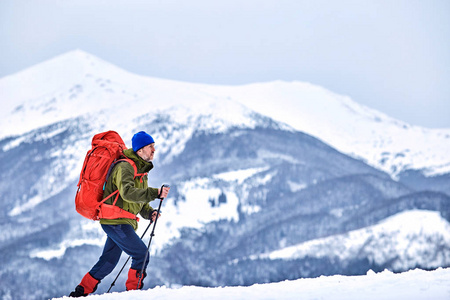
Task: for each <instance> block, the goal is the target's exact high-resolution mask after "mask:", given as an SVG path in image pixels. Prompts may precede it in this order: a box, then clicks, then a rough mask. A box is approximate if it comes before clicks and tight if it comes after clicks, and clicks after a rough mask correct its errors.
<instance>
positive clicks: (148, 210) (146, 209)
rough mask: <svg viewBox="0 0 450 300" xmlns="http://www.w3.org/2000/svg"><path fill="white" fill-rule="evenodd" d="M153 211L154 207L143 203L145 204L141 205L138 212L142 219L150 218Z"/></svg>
mask: <svg viewBox="0 0 450 300" xmlns="http://www.w3.org/2000/svg"><path fill="white" fill-rule="evenodd" d="M153 211H154V209H153V208H152V207H151V206H150V205H148V204H145V205H144V206H143V207H142V209H141V211H140V212H139V214H140V215H141V216H142V217H143V218H144V219H146V220H150V219H151V217H152V213H153Z"/></svg>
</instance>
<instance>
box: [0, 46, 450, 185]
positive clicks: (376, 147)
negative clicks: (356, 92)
mask: <svg viewBox="0 0 450 300" xmlns="http://www.w3.org/2000/svg"><path fill="white" fill-rule="evenodd" d="M24 83H26V88H25V87H24V86H23V84H24ZM0 91H1V93H2V99H1V100H2V106H3V108H2V111H1V112H0V116H1V118H0V137H6V136H10V135H16V134H21V133H24V132H28V131H30V130H32V129H34V128H38V127H41V126H44V125H48V124H52V123H54V122H56V121H61V120H65V119H68V118H73V117H77V116H81V115H84V114H86V113H93V112H97V111H103V110H105V108H106V107H114V109H113V111H112V112H108V114H110V113H114V111H119V112H120V117H118V118H119V119H123V118H124V117H125V118H126V116H133V115H134V114H133V113H132V112H135V111H136V109H139V108H143V107H146V108H147V107H148V109H150V110H151V111H152V112H153V111H156V112H159V111H165V110H169V111H170V112H171V114H173V115H175V113H178V115H177V118H178V117H183V116H187V115H190V114H191V113H192V108H194V110H195V111H197V113H199V114H200V113H204V115H208V114H211V113H214V112H216V113H217V112H220V114H219V115H217V114H216V115H215V118H216V117H218V116H220V117H222V118H224V119H225V120H226V121H230V122H231V124H233V125H236V124H235V122H238V123H239V122H244V123H245V121H244V120H243V119H242V118H239V117H238V116H241V114H240V113H236V112H235V110H234V109H235V108H236V103H241V104H243V105H245V106H246V107H248V108H250V109H251V110H252V111H255V112H258V113H261V114H262V115H265V116H269V117H270V118H272V119H274V120H277V121H280V122H282V123H286V124H288V125H289V126H291V127H293V128H295V129H296V130H300V131H303V132H306V133H308V134H310V135H313V136H315V137H318V138H319V139H321V140H323V141H325V142H326V143H328V144H330V145H331V146H333V147H334V148H336V149H338V150H339V151H341V152H344V153H346V154H348V155H351V156H353V157H356V158H360V159H363V160H365V161H366V162H367V163H368V164H369V165H371V166H374V167H376V168H379V169H381V170H383V171H385V172H387V173H389V174H391V175H392V176H394V177H395V176H397V175H398V174H399V173H401V172H402V171H405V170H408V169H412V170H422V171H423V172H424V173H425V174H426V175H428V176H432V175H439V174H445V173H449V172H450V156H449V155H448V152H449V151H450V129H449V128H446V129H427V128H422V127H418V126H412V125H409V124H407V123H405V122H402V121H399V120H396V119H394V118H391V117H389V116H387V115H385V114H383V113H381V112H379V111H376V110H374V109H371V108H368V107H365V106H363V105H360V104H357V103H356V102H354V101H352V100H351V99H350V98H349V97H346V96H341V95H338V94H334V93H332V92H330V91H328V90H326V89H324V88H322V87H319V86H315V85H313V84H309V83H303V82H281V81H277V82H268V83H256V84H249V85H242V86H213V85H203V84H193V83H183V82H177V81H171V80H162V79H157V78H149V77H143V76H137V75H135V74H131V73H128V72H126V71H124V70H122V69H119V68H117V67H115V66H114V65H111V64H109V63H107V62H105V61H102V60H101V59H99V58H96V57H94V56H92V55H90V54H88V53H85V52H83V51H81V50H76V51H72V52H69V53H67V54H64V55H62V56H59V57H56V58H55V59H53V60H50V61H47V62H44V63H42V64H40V65H37V66H34V67H32V68H30V69H28V70H25V71H22V72H20V73H18V74H14V75H11V76H7V77H4V78H2V79H1V80H0ZM230 106H231V107H230ZM181 107H183V108H181ZM186 109H187V111H186ZM239 109H244V108H239ZM239 109H238V110H239ZM173 110H175V111H173ZM199 110H200V111H199ZM130 112H131V113H130ZM109 119H110V120H111V121H112V122H116V120H115V118H114V117H109ZM102 121H103V122H105V121H106V120H102ZM124 121H125V120H124ZM126 121H128V119H126ZM124 123H126V122H124ZM203 124H204V125H205V124H209V123H207V122H204V123H203ZM241 124H242V123H241ZM111 125H116V123H112V124H111ZM207 126H211V125H207ZM215 126H218V127H220V126H221V125H220V124H215Z"/></svg>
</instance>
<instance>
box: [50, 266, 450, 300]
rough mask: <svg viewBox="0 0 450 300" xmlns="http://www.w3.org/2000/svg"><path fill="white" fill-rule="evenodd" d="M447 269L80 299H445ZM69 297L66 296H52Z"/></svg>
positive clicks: (449, 277)
mask: <svg viewBox="0 0 450 300" xmlns="http://www.w3.org/2000/svg"><path fill="white" fill-rule="evenodd" d="M449 282H450V269H437V270H435V271H423V270H412V271H409V272H405V273H401V274H394V273H391V272H388V271H384V272H381V273H377V274H375V273H374V272H370V271H369V272H368V274H367V275H365V276H329V277H326V276H321V277H319V278H311V279H298V280H294V281H284V282H279V283H269V284H255V285H253V286H250V287H225V288H202V287H193V286H184V287H181V288H178V289H173V288H166V287H156V288H154V289H151V290H144V291H130V292H122V293H110V294H103V295H91V296H88V297H86V298H84V299H87V300H89V299H98V300H101V299H104V300H106V299H108V300H114V299H117V300H118V299H121V300H126V299H133V300H139V299H152V300H163V299H164V300H230V299H236V300H238V299H242V300H248V299H258V300H263V299H266V300H288V299H289V300H291V299H292V300H297V299H304V300H312V299H327V300H361V299H366V300H380V299H383V300H400V299H408V300H429V299H433V300H448V299H450V288H449V285H448V283H449ZM56 299H72V298H69V297H62V298H54V300H56Z"/></svg>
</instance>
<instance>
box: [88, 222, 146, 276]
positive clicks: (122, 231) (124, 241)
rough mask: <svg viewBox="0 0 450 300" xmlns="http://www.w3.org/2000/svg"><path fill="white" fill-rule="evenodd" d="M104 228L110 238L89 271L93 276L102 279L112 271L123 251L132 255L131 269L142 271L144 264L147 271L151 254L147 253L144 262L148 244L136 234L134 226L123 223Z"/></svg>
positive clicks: (103, 226) (104, 226)
mask: <svg viewBox="0 0 450 300" xmlns="http://www.w3.org/2000/svg"><path fill="white" fill-rule="evenodd" d="M102 228H103V230H104V231H105V232H106V234H107V236H108V238H107V239H106V243H105V247H104V248H103V253H102V255H101V256H100V258H99V259H98V262H97V263H96V264H95V265H94V266H93V267H92V269H91V270H90V271H89V273H90V274H91V275H92V277H94V278H95V279H97V280H102V279H103V278H105V277H106V275H108V274H109V273H111V272H112V271H113V270H114V268H115V267H116V265H117V263H118V262H119V259H120V255H121V254H122V251H124V252H125V253H126V254H128V255H130V256H131V258H132V261H131V269H135V270H138V271H141V269H142V266H144V265H145V267H144V271H145V269H146V268H147V264H148V261H149V257H150V255H149V254H147V259H146V260H145V262H144V259H145V255H146V253H147V252H148V250H147V246H146V245H145V244H144V242H143V241H142V240H141V239H140V238H139V236H138V235H137V234H136V232H135V231H134V229H133V227H132V226H131V225H128V224H121V225H102Z"/></svg>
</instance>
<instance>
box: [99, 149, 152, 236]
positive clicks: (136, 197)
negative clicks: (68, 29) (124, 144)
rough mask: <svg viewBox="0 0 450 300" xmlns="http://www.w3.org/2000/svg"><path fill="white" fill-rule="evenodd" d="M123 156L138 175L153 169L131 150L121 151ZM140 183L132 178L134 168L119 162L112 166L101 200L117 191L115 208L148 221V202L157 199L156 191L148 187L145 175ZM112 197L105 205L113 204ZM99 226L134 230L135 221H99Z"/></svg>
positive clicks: (149, 214)
mask: <svg viewBox="0 0 450 300" xmlns="http://www.w3.org/2000/svg"><path fill="white" fill-rule="evenodd" d="M123 153H124V155H125V156H126V157H127V158H129V159H131V160H133V161H134V162H135V164H136V167H137V170H138V173H147V172H149V171H150V170H151V169H152V168H153V164H152V163H151V162H146V161H145V160H143V159H142V158H141V157H140V156H139V155H137V154H136V153H135V152H134V151H133V149H126V150H124V151H123ZM142 179H143V180H142V182H141V178H140V177H136V178H134V168H133V166H131V165H130V164H129V163H128V162H119V163H118V164H117V165H115V166H114V168H113V170H112V172H111V174H110V176H109V178H108V180H107V182H106V186H105V191H104V193H103V198H106V197H108V195H110V194H111V193H113V192H114V191H116V190H117V189H118V190H119V194H120V195H119V199H118V200H117V202H116V204H115V205H116V206H119V207H120V208H122V209H124V210H126V211H128V212H130V213H132V214H134V215H137V214H138V213H139V214H140V215H141V216H142V217H143V218H144V219H150V218H151V215H152V212H153V208H152V207H151V206H150V205H149V204H148V203H149V202H150V201H153V200H155V199H156V198H157V197H158V189H157V188H151V187H148V179H147V175H145V176H143V178H142ZM115 198H116V197H115V196H113V197H111V198H110V199H108V200H106V201H105V203H107V204H113V202H114V199H115ZM100 224H105V225H118V224H130V225H131V226H133V228H134V230H136V229H137V226H138V224H137V221H136V220H133V219H126V218H119V219H100Z"/></svg>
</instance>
